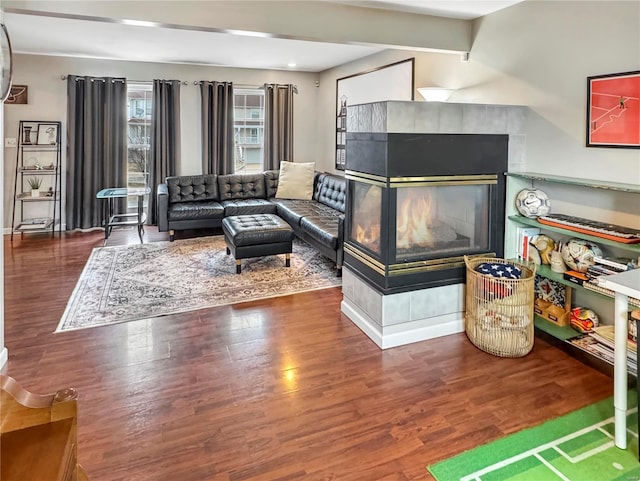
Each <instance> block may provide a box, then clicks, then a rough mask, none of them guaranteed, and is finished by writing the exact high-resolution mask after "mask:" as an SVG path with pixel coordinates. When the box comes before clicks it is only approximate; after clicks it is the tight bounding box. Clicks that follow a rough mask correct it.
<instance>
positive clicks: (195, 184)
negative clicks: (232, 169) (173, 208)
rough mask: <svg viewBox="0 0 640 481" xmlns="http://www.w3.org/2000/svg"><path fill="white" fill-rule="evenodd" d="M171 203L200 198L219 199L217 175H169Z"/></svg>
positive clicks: (168, 183)
mask: <svg viewBox="0 0 640 481" xmlns="http://www.w3.org/2000/svg"><path fill="white" fill-rule="evenodd" d="M167 189H168V191H169V204H172V203H174V202H190V201H196V200H197V201H200V200H218V183H217V182H216V176H215V175H181V176H173V177H167Z"/></svg>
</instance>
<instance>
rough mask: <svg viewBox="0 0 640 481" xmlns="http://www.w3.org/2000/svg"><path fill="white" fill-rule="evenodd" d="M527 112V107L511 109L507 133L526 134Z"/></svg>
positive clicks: (513, 107) (508, 116) (512, 107)
mask: <svg viewBox="0 0 640 481" xmlns="http://www.w3.org/2000/svg"><path fill="white" fill-rule="evenodd" d="M527 110H528V109H527V107H520V106H511V107H509V111H508V114H507V133H509V134H524V133H525V132H526V131H525V128H526V120H527Z"/></svg>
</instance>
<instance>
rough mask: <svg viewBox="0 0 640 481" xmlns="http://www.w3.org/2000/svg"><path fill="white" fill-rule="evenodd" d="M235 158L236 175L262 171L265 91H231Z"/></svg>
mask: <svg viewBox="0 0 640 481" xmlns="http://www.w3.org/2000/svg"><path fill="white" fill-rule="evenodd" d="M233 96H234V108H233V113H234V159H235V170H234V171H235V173H236V174H252V173H257V172H262V170H263V168H262V166H263V162H262V159H263V158H264V91H263V90H262V89H237V88H236V89H234V94H233Z"/></svg>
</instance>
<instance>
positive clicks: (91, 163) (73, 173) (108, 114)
mask: <svg viewBox="0 0 640 481" xmlns="http://www.w3.org/2000/svg"><path fill="white" fill-rule="evenodd" d="M67 118H68V119H69V125H68V127H67V136H68V137H67V146H68V147H67V156H68V157H67V192H66V224H67V230H73V229H89V228H92V227H100V226H102V224H103V216H102V212H103V205H102V202H103V201H101V200H98V199H96V194H97V193H98V192H99V191H100V190H102V189H105V188H108V187H126V186H127V82H126V79H124V78H113V77H80V76H77V75H69V76H68V77H67ZM120 208H124V202H123V203H122V205H121V206H120Z"/></svg>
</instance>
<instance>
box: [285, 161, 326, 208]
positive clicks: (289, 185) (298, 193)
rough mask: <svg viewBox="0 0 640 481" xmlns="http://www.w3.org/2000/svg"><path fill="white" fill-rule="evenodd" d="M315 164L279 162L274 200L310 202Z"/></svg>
mask: <svg viewBox="0 0 640 481" xmlns="http://www.w3.org/2000/svg"><path fill="white" fill-rule="evenodd" d="M315 168H316V164H315V162H284V161H283V162H280V175H279V177H278V189H277V191H276V199H300V200H311V198H312V197H313V180H314V178H315Z"/></svg>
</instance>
